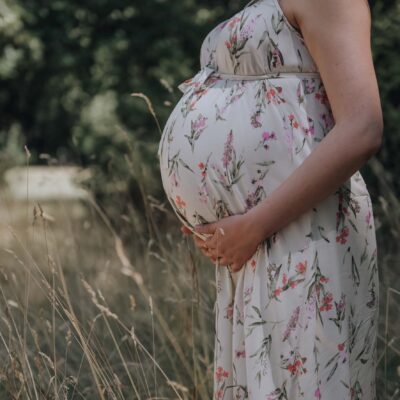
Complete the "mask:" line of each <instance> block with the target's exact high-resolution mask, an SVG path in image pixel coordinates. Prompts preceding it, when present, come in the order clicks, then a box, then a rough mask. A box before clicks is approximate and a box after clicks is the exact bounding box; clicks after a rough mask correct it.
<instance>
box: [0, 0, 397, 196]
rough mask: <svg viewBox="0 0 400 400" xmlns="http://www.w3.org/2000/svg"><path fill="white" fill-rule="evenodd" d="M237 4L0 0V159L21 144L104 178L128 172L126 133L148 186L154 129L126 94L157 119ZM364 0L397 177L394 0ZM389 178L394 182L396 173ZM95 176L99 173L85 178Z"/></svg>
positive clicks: (384, 158) (388, 152)
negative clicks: (203, 45)
mask: <svg viewBox="0 0 400 400" xmlns="http://www.w3.org/2000/svg"><path fill="white" fill-rule="evenodd" d="M246 3H247V1H239V0H230V1H228V0H214V1H211V0H197V1H195V0H181V1H171V0H146V1H145V2H138V1H127V0H115V1H112V2H111V1H105V0H97V1H94V0H86V1H77V0H68V1H67V0H55V1H52V2H47V1H43V0H35V1H33V0H0V107H1V110H2V111H1V120H0V121H1V124H0V130H1V134H0V149H1V150H2V151H1V154H0V162H1V164H2V166H3V168H4V167H5V166H7V165H15V164H18V163H23V162H24V154H23V144H25V143H26V144H27V146H28V148H29V150H30V151H31V153H32V159H31V163H34V164H38V163H44V162H48V161H47V159H44V160H43V159H41V157H40V154H41V153H46V154H49V155H50V156H51V157H53V158H54V160H57V162H60V163H78V164H81V165H83V166H87V165H94V166H96V168H97V169H98V172H99V174H100V175H97V176H101V174H103V176H104V177H106V176H107V181H108V182H112V177H113V176H119V177H121V176H128V174H126V171H125V170H126V168H127V163H126V162H125V160H124V157H123V155H124V154H125V153H126V152H127V138H126V134H127V135H128V137H129V139H130V141H131V143H134V144H135V146H137V151H138V153H137V154H139V155H140V157H141V163H142V165H144V166H146V168H147V169H148V176H149V181H151V179H153V186H154V187H155V188H157V187H159V186H160V185H159V183H158V182H159V181H158V173H157V169H158V165H157V159H156V158H155V151H156V147H157V142H158V139H159V135H160V132H159V129H158V128H157V125H156V123H155V121H154V118H153V117H152V116H151V114H150V113H149V111H148V107H147V104H146V102H145V101H144V100H143V99H141V98H138V97H132V96H131V93H132V92H142V93H144V94H145V95H146V96H148V97H149V98H150V100H151V102H152V104H153V107H154V109H155V113H156V114H157V117H158V119H159V123H160V126H161V127H162V126H163V124H164V123H165V121H166V118H167V117H168V115H169V113H170V111H171V107H172V106H173V105H174V103H175V102H176V101H177V100H178V98H179V96H180V92H179V90H178V89H177V88H176V86H177V84H178V83H180V82H181V81H183V80H185V79H187V78H188V77H189V76H191V75H193V74H194V73H195V72H196V70H197V69H198V68H199V65H200V62H199V49H200V45H201V42H202V40H203V38H204V37H205V35H206V34H207V32H208V31H209V30H210V29H212V28H213V27H214V26H215V25H216V24H217V23H218V22H219V21H221V20H223V19H225V18H228V17H229V16H231V15H233V14H234V13H235V12H237V11H238V10H239V9H240V8H241V7H243V6H244V5H245V4H246ZM370 7H371V11H372V19H373V32H372V38H371V39H372V45H373V54H374V61H375V65H376V70H377V75H378V80H379V85H380V90H381V96H382V103H383V108H384V111H385V132H386V134H385V137H384V144H383V147H382V149H381V151H380V152H379V154H378V155H377V157H378V158H379V159H380V161H381V162H382V164H383V165H384V166H385V168H386V169H388V170H390V171H392V172H393V174H392V176H394V177H396V176H398V175H399V173H400V165H399V164H398V163H396V159H397V154H396V153H397V152H398V151H399V149H400V134H399V133H398V132H397V126H399V122H400V113H398V108H399V103H400V98H399V87H400V61H399V60H400V55H399V54H398V51H397V49H398V48H399V45H400V43H399V42H400V1H399V0H396V1H393V0H392V1H387V0H385V1H379V2H378V1H373V2H371V3H370ZM143 163H144V164H143ZM150 177H152V178H151V179H150ZM389 179H390V177H389ZM392 180H393V179H392ZM154 183H156V184H154ZM369 183H370V182H369ZM392 184H393V186H394V187H395V188H396V190H397V193H398V192H399V191H400V181H398V180H397V181H393V182H392ZM103 186H104V182H103V181H102V180H101V179H100V180H99V181H98V185H97V187H93V189H95V191H96V192H97V191H100V190H101V188H102V187H103Z"/></svg>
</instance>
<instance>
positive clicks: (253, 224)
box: [244, 206, 273, 244]
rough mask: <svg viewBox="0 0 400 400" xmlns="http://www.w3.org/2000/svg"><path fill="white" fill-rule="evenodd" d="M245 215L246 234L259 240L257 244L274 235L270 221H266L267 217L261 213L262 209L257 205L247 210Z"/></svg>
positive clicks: (256, 240)
mask: <svg viewBox="0 0 400 400" xmlns="http://www.w3.org/2000/svg"><path fill="white" fill-rule="evenodd" d="M244 216H245V229H244V234H246V235H247V234H248V235H250V237H251V238H252V239H253V240H254V241H255V242H257V244H259V243H261V242H263V241H264V240H265V239H267V238H268V237H269V236H271V235H272V233H273V230H272V227H270V226H269V223H268V221H266V219H265V217H264V216H262V215H260V209H259V208H258V207H257V206H256V207H253V208H252V209H250V210H249V211H247V212H246V213H245V214H244Z"/></svg>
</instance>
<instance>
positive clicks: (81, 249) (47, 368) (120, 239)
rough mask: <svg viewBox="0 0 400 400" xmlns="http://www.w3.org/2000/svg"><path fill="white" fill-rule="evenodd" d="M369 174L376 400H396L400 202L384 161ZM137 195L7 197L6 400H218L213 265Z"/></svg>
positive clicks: (399, 390) (3, 231) (3, 221)
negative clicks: (376, 278) (376, 283)
mask: <svg viewBox="0 0 400 400" xmlns="http://www.w3.org/2000/svg"><path fill="white" fill-rule="evenodd" d="M369 168H370V169H371V171H373V173H375V174H376V176H377V177H378V176H379V179H378V181H379V187H380V191H381V193H380V194H379V195H378V196H377V197H374V198H373V202H374V210H375V212H374V214H375V220H376V229H377V238H378V242H379V243H378V257H379V263H378V264H379V268H380V279H381V286H380V310H381V313H380V315H381V317H380V334H379V348H378V353H379V369H378V382H377V383H378V393H379V397H378V398H379V400H383V399H385V400H389V399H399V398H400V384H399V377H400V340H399V328H400V322H399V317H398V316H399V312H398V310H399V303H400V292H399V289H400V287H399V284H398V278H399V275H400V273H399V272H400V271H399V248H398V246H397V242H398V240H399V238H400V225H399V212H400V207H399V204H398V201H397V198H396V196H395V195H394V194H393V193H392V192H391V190H390V185H389V184H388V183H387V182H386V180H385V179H384V176H385V174H384V173H383V172H382V171H381V170H380V164H379V162H378V161H377V160H375V159H373V160H371V163H370V164H369ZM139 188H140V194H141V200H142V201H141V202H140V205H135V204H133V202H129V201H128V202H126V201H125V203H126V204H123V205H122V204H120V203H115V201H117V200H115V199H114V198H111V199H109V198H107V197H103V200H102V201H101V202H99V201H96V200H94V198H93V197H90V198H89V200H88V201H85V202H77V201H74V202H65V201H64V202H54V201H53V202H34V201H32V200H30V199H29V192H28V197H27V199H26V201H23V202H16V201H13V200H12V199H11V198H10V197H9V196H8V193H7V191H6V190H2V191H1V192H0V239H1V240H0V357H1V360H2V362H1V365H0V399H202V400H203V399H204V400H205V399H210V398H212V373H213V370H212V368H213V341H214V319H213V306H214V301H215V284H214V278H215V270H214V268H215V267H214V266H213V265H212V264H211V263H209V262H208V261H206V260H205V259H203V258H202V257H201V256H200V254H199V253H198V252H197V250H196V249H195V248H194V246H193V244H192V243H191V240H190V239H187V238H184V237H183V236H182V235H181V234H180V232H179V226H178V224H177V222H176V220H175V217H174V215H173V214H172V211H171V210H170V208H169V207H168V205H167V204H166V202H165V201H164V200H157V199H155V198H154V197H152V195H151V193H148V192H147V189H146V184H145V183H143V182H139ZM121 198H122V197H120V198H119V200H118V201H120V202H121V201H123V200H121ZM122 209H123V210H124V211H123V212H122V213H120V214H118V213H116V212H115V211H116V210H122Z"/></svg>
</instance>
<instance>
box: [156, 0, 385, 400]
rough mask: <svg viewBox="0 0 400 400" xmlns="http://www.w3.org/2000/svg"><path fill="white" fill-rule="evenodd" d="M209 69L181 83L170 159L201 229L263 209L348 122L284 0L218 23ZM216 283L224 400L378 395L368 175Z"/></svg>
mask: <svg viewBox="0 0 400 400" xmlns="http://www.w3.org/2000/svg"><path fill="white" fill-rule="evenodd" d="M200 64H201V68H200V70H199V72H198V73H197V74H196V75H195V76H193V77H192V78H190V79H187V80H186V81H184V82H182V83H181V84H180V85H179V86H178V87H179V89H180V90H181V91H182V92H183V95H182V97H181V98H180V100H179V101H178V103H177V104H176V106H175V108H174V109H173V111H172V113H171V114H170V116H169V118H168V120H167V122H166V124H165V126H164V130H163V135H162V138H161V141H160V145H159V152H158V154H159V159H160V169H161V177H162V182H163V186H164V189H165V192H166V195H167V197H168V199H169V201H170V203H171V205H172V207H173V209H174V211H175V212H176V214H177V216H178V217H179V218H180V220H181V221H182V222H183V223H184V224H185V225H186V226H188V227H189V228H190V229H192V228H193V226H194V225H197V224H202V223H209V222H213V221H216V220H219V219H221V218H224V217H227V216H230V215H235V214H241V213H245V212H246V211H247V210H249V209H251V208H252V207H254V206H255V205H256V204H258V203H259V202H261V201H263V200H264V199H265V198H267V197H268V196H269V195H270V194H271V193H272V192H273V191H274V190H275V189H276V188H277V187H278V186H279V185H280V184H281V183H282V182H284V181H285V179H287V178H288V177H289V176H290V175H291V174H292V173H293V171H294V170H295V169H296V168H297V167H298V166H299V165H301V163H302V162H303V161H304V160H305V159H306V158H307V157H308V156H309V155H310V153H311V152H312V151H313V150H314V149H315V148H316V147H317V146H318V144H319V143H320V142H321V141H322V140H323V139H324V137H325V136H326V135H327V134H328V133H329V131H330V130H331V129H332V128H333V126H334V125H335V121H334V118H333V114H332V110H331V107H330V104H329V100H328V97H327V94H326V91H325V88H324V84H323V82H322V80H321V77H320V74H319V71H318V68H317V66H316V64H315V63H314V60H313V59H312V57H311V55H310V53H309V51H308V49H307V47H306V45H305V42H304V40H303V37H302V35H301V32H299V31H298V30H297V29H296V28H295V27H294V26H293V25H291V24H290V22H289V21H288V20H287V18H286V17H285V15H284V13H283V11H282V8H281V7H280V4H279V0H256V1H254V0H253V1H251V2H250V3H247V5H246V6H245V7H244V8H242V9H241V10H240V11H239V12H237V13H236V14H235V15H233V16H232V17H231V18H229V19H227V20H225V21H223V22H221V23H220V24H218V25H217V26H216V27H215V28H213V29H212V30H211V31H210V32H209V33H208V34H207V35H206V37H205V38H204V40H203V43H202V46H201V50H200ZM260 223H262V221H260ZM215 279H216V301H215V307H214V311H215V348H214V350H215V351H214V381H213V389H214V390H213V398H214V399H224V400H230V399H254V400H261V399H263V400H295V399H296V400H298V399H306V400H313V399H317V400H356V399H360V400H374V399H376V390H375V369H376V363H377V358H376V356H377V354H376V345H377V328H378V326H377V322H378V283H379V282H378V267H377V246H376V237H375V226H374V216H373V210H372V204H371V198H370V195H369V192H368V190H367V188H366V185H365V182H364V179H363V178H362V176H361V174H360V172H359V171H357V172H356V173H354V174H353V175H352V176H351V178H350V179H348V180H347V181H346V182H345V183H343V184H342V185H341V186H340V187H339V188H338V189H337V190H336V191H335V192H334V193H332V194H331V195H330V196H329V197H327V198H326V199H325V200H323V201H321V202H319V203H318V204H317V205H316V206H315V207H313V208H312V209H310V210H309V211H307V212H305V213H304V214H302V215H301V216H300V217H298V218H297V219H296V220H294V221H292V222H291V223H289V224H288V225H287V226H285V227H284V228H283V229H281V230H280V231H278V232H275V233H274V234H273V235H271V236H270V237H269V238H267V239H266V240H265V241H264V242H262V243H261V244H260V245H259V246H258V249H257V251H256V253H255V254H254V255H253V256H252V257H251V259H250V260H249V261H248V262H246V264H245V265H243V267H242V268H241V269H240V271H238V272H232V270H231V269H230V267H229V266H216V267H215Z"/></svg>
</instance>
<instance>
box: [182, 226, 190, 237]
mask: <svg viewBox="0 0 400 400" xmlns="http://www.w3.org/2000/svg"><path fill="white" fill-rule="evenodd" d="M181 232H182V233H183V234H184V235H186V236H188V235H191V234H192V231H191V230H190V229H189V228H188V227H187V226H185V225H182V226H181Z"/></svg>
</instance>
